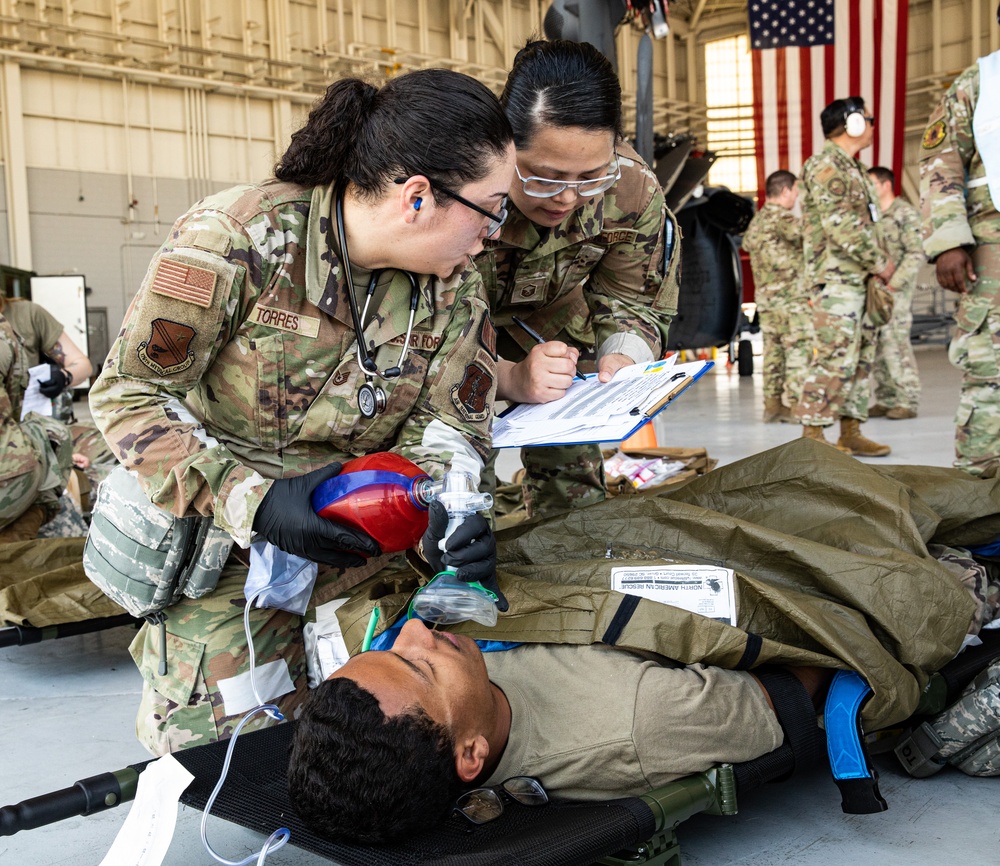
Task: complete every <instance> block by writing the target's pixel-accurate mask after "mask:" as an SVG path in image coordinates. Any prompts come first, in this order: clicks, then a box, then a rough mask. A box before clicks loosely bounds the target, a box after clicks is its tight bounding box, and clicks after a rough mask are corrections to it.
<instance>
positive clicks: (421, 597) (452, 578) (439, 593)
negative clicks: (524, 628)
mask: <svg viewBox="0 0 1000 866" xmlns="http://www.w3.org/2000/svg"><path fill="white" fill-rule="evenodd" d="M434 498H435V499H436V500H437V501H438V502H440V503H441V504H442V505H444V507H445V510H446V511H447V512H448V526H447V529H445V532H444V537H443V538H442V539H441V541H440V543H439V547H440V549H441V551H446V550H447V544H448V539H449V538H450V537H451V535H452V533H453V532H454V531H455V530H456V529H458V527H459V526H461V525H462V523H463V522H464V521H465V519H466V518H467V517H469V516H470V515H472V514H475V513H476V512H477V511H485V510H488V509H490V508H492V507H493V497H492V496H490V494H488V493H480V492H479V491H478V490H477V489H476V486H475V482H474V480H473V477H472V475H470V474H469V473H468V472H461V471H458V470H454V469H452V470H449V471H448V472H446V473H445V476H444V480H443V481H442V483H441V488H440V490H438V491H436V492H435V495H434ZM496 601H497V596H496V595H495V594H494V593H492V592H490V591H489V590H488V589H486V587H484V586H483V585H482V584H480V583H478V582H469V581H465V580H461V579H460V578H459V577H458V575H457V574H456V573H455V569H454V568H451V567H447V566H446V567H445V568H444V570H443V571H440V572H438V574H437V575H436V576H435V577H434V579H433V580H432V581H431V582H430V583H428V584H427V585H426V586H423V587H421V588H420V589H418V590H417V592H416V594H415V595H414V596H413V601H411V602H410V609H409V615H411V616H417V617H420V619H422V620H424V621H425V622H430V623H433V624H434V625H450V624H452V623H456V622H465V621H466V620H470V619H471V620H475V621H476V622H479V623H482V624H483V625H485V626H494V625H496V624H497V606H496Z"/></svg>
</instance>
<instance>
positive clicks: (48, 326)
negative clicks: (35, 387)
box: [3, 299, 64, 367]
mask: <svg viewBox="0 0 1000 866" xmlns="http://www.w3.org/2000/svg"><path fill="white" fill-rule="evenodd" d="M3 314H4V315H5V316H6V317H7V321H8V322H9V323H10V326H11V327H12V328H13V329H14V330H15V331H16V332H17V335H18V336H19V337H20V338H21V341H22V345H23V346H24V355H25V360H26V362H27V365H28V367H34V366H35V365H36V364H38V363H39V362H40V361H41V357H40V353H42V352H45V353H46V354H48V353H49V351H51V349H52V347H53V346H55V344H56V343H58V342H59V338H60V337H61V336H62V332H63V330H64V329H63V326H62V324H61V323H60V322H59V321H58V320H57V319H56V318H55V317H54V316H53V315H52V314H51V313H50V312H49V311H48V310H46V309H45V307H43V306H41V305H39V304H36V303H34V302H32V301H22V300H20V299H9V300H8V301H7V305H6V306H5V307H4V311H3Z"/></svg>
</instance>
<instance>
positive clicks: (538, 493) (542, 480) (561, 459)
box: [483, 444, 607, 518]
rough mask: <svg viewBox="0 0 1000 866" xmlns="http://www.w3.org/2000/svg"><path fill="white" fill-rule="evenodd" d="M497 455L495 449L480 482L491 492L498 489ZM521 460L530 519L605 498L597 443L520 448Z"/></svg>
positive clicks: (602, 466)
mask: <svg viewBox="0 0 1000 866" xmlns="http://www.w3.org/2000/svg"><path fill="white" fill-rule="evenodd" d="M496 458H497V452H496V451H494V452H493V454H492V456H491V457H490V459H489V460H488V461H487V462H486V467H485V469H484V470H483V481H484V483H485V485H486V486H487V487H488V489H489V490H491V491H493V492H496V488H497V481H496ZM521 463H522V464H523V465H524V474H523V476H522V480H521V496H522V499H523V501H524V507H525V510H526V512H527V516H528V517H529V518H531V517H540V516H544V517H551V516H553V515H556V514H562V513H563V512H565V511H568V510H569V509H570V508H583V507H584V506H587V505H593V504H595V503H597V502H603V501H604V500H605V499H606V498H607V491H606V489H605V486H604V457H603V455H602V454H601V446H600V445H596V444H594V445H558V446H550V447H545V448H522V449H521ZM510 504H511V503H508V506H509V505H510Z"/></svg>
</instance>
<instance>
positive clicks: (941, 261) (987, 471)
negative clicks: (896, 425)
mask: <svg viewBox="0 0 1000 866" xmlns="http://www.w3.org/2000/svg"><path fill="white" fill-rule="evenodd" d="M997 21H998V23H1000V5H998V7H997ZM998 88H1000V51H995V52H993V53H992V54H990V55H989V56H987V57H982V58H980V59H979V61H978V62H977V63H975V64H973V65H972V66H970V67H969V68H968V69H966V70H965V71H964V72H963V73H962V74H961V75H959V76H958V78H956V79H955V81H954V82H952V85H951V87H949V88H948V90H947V91H946V92H945V94H944V96H943V97H942V99H941V102H940V103H939V104H938V106H937V107H936V108H935V109H934V111H933V112H931V116H930V120H929V121H928V124H927V129H926V130H925V132H924V137H923V140H922V141H921V145H920V146H921V159H920V209H921V212H922V216H923V237H924V252H925V253H926V254H927V258H928V259H930V260H931V261H932V262H934V263H935V265H936V270H937V279H938V282H939V283H940V284H941V285H942V286H943V287H944V288H945V289H947V290H948V291H950V292H956V293H958V294H959V295H960V298H959V303H958V310H957V311H956V313H955V334H954V337H953V338H952V341H951V344H950V345H949V347H948V358H949V360H950V361H951V363H952V364H954V365H955V366H956V367H958V368H959V369H960V370H961V371H962V390H961V396H960V397H959V403H958V411H957V412H956V414H955V466H956V467H958V468H960V469H964V470H966V471H967V472H969V473H971V474H972V475H983V476H987V477H992V476H994V475H996V473H997V467H998V466H1000V212H998V210H997V203H998V202H1000V128H998V125H997V124H998V120H1000V100H998V99H997V98H996V97H995V94H996V93H997V92H998ZM988 92H992V93H993V94H994V97H993V98H991V99H985V98H984V99H980V94H981V93H984V94H985V93H988ZM986 129H990V130H991V131H990V133H989V135H988V136H986V135H985V133H984V130H986Z"/></svg>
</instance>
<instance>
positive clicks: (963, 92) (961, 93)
mask: <svg viewBox="0 0 1000 866" xmlns="http://www.w3.org/2000/svg"><path fill="white" fill-rule="evenodd" d="M978 99H979V64H978V63H974V64H972V66H970V67H969V68H968V69H966V70H965V72H963V73H962V74H961V75H959V76H958V78H956V79H955V80H954V81H953V82H952V85H951V87H949V88H948V90H947V91H946V92H945V94H944V96H943V97H942V98H941V101H940V102H939V103H938V105H937V107H936V108H935V109H934V111H933V112H931V116H930V120H929V121H928V122H927V129H926V130H925V131H924V137H923V139H922V140H921V142H920V211H921V216H922V217H923V237H924V252H925V253H926V254H927V258H928V259H930V260H931V261H934V260H935V259H936V258H937V257H938V256H939V255H941V253H943V252H946V251H947V250H951V249H954V248H955V247H972V246H976V245H978V244H996V243H1000V215H998V213H997V207H996V203H995V202H994V201H993V199H992V197H991V196H990V188H989V187H988V186H987V185H986V169H985V167H984V166H983V160H982V158H981V157H980V155H979V150H978V149H977V148H976V140H975V137H974V135H973V132H972V117H973V114H974V112H975V110H976V102H977V100H978Z"/></svg>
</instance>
